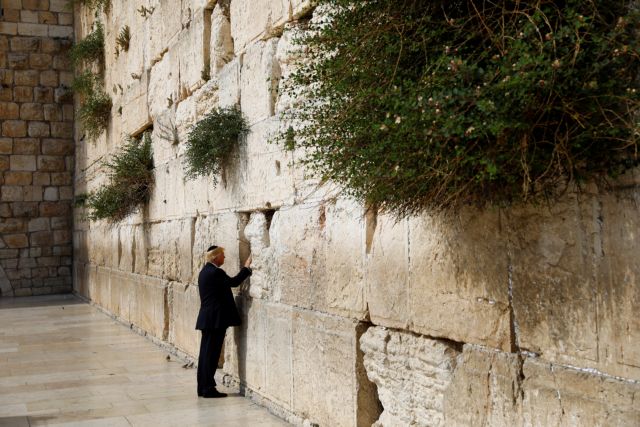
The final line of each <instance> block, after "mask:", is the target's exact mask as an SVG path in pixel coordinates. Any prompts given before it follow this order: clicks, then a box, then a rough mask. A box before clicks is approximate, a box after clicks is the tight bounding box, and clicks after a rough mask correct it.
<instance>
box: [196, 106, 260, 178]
mask: <svg viewBox="0 0 640 427" xmlns="http://www.w3.org/2000/svg"><path fill="white" fill-rule="evenodd" d="M248 133H249V125H248V124H247V121H246V119H245V118H244V116H243V115H242V112H241V111H240V110H239V109H238V108H237V107H229V108H218V109H215V110H213V111H212V112H211V113H209V114H207V115H206V116H205V117H204V118H203V119H202V120H200V121H199V122H198V123H196V124H195V125H194V126H193V128H192V129H191V131H190V132H189V136H188V139H187V143H186V150H185V176H186V178H187V179H195V178H197V177H199V176H213V180H214V181H213V182H214V185H215V184H217V182H218V176H219V175H220V173H221V172H222V170H223V168H224V165H225V164H226V163H227V161H228V159H229V157H230V155H231V154H232V152H233V151H234V149H235V148H236V147H237V145H238V140H239V139H240V138H242V137H244V136H245V135H247V134H248Z"/></svg>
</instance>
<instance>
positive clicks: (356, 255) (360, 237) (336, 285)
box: [322, 198, 366, 318]
mask: <svg viewBox="0 0 640 427" xmlns="http://www.w3.org/2000/svg"><path fill="white" fill-rule="evenodd" d="M323 226H324V233H323V234H324V236H323V237H324V238H323V240H322V243H323V244H322V251H323V252H324V253H325V268H326V275H325V280H323V282H325V284H326V292H324V299H325V300H324V304H323V306H324V307H325V309H326V310H327V311H328V312H330V313H334V314H339V315H344V316H347V317H357V318H362V317H363V316H364V312H365V310H366V303H365V282H364V258H365V219H364V209H363V208H362V205H360V204H359V203H357V202H354V201H352V200H350V199H344V198H340V199H337V200H336V201H335V202H333V203H327V204H326V205H325V221H324V225H323Z"/></svg>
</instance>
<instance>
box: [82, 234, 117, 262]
mask: <svg viewBox="0 0 640 427" xmlns="http://www.w3.org/2000/svg"><path fill="white" fill-rule="evenodd" d="M87 238H88V242H89V245H88V251H89V261H90V262H91V263H92V264H94V265H100V266H107V267H112V268H117V267H118V264H119V263H120V257H119V256H120V253H119V251H118V246H119V235H118V229H117V228H115V227H110V226H109V225H108V224H106V223H99V224H96V226H95V227H93V226H92V228H91V229H90V230H89V232H88V233H87Z"/></svg>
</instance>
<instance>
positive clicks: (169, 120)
mask: <svg viewBox="0 0 640 427" xmlns="http://www.w3.org/2000/svg"><path fill="white" fill-rule="evenodd" d="M151 140H152V141H153V162H154V164H155V165H156V167H157V166H162V165H165V164H167V163H169V162H170V161H171V160H173V159H175V158H176V157H177V156H178V151H179V147H178V142H179V139H178V129H177V127H176V112H175V109H174V108H171V109H167V110H164V111H163V112H162V113H161V114H160V115H159V116H157V117H155V118H154V121H153V132H152V133H151ZM176 173H177V174H178V176H176V179H178V178H179V177H180V175H182V172H181V171H176Z"/></svg>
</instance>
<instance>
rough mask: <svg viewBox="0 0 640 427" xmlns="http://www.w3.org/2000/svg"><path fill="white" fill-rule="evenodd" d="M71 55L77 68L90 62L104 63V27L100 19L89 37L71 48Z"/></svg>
mask: <svg viewBox="0 0 640 427" xmlns="http://www.w3.org/2000/svg"><path fill="white" fill-rule="evenodd" d="M69 57H70V58H71V61H72V62H73V64H74V66H75V67H76V68H77V67H78V66H82V65H86V64H89V63H98V64H100V65H101V66H103V65H104V27H103V26H102V23H101V22H100V21H97V22H96V23H95V26H94V29H93V31H92V32H91V33H90V34H89V35H88V36H87V37H85V38H84V39H83V40H81V41H79V42H78V43H76V44H75V45H74V46H73V47H72V48H71V51H70V52H69Z"/></svg>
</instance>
